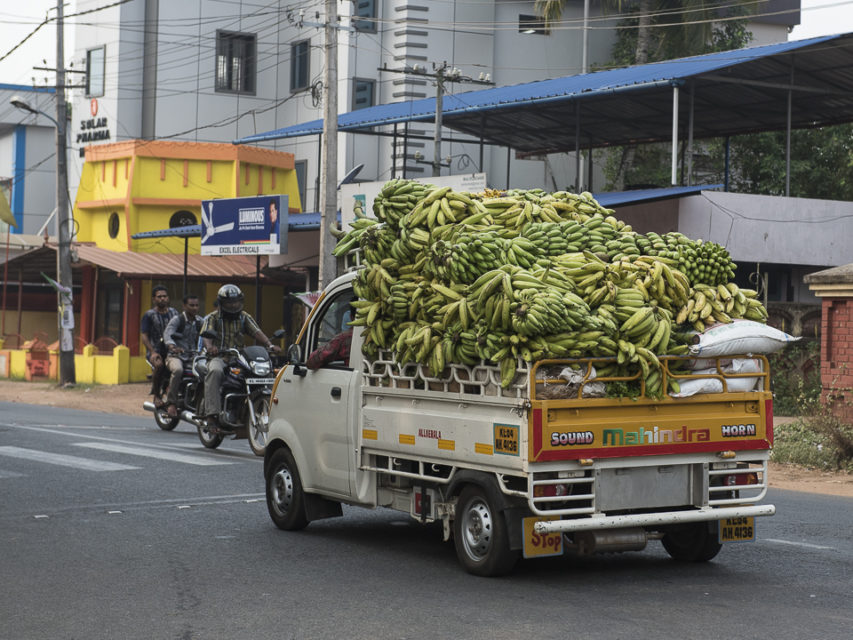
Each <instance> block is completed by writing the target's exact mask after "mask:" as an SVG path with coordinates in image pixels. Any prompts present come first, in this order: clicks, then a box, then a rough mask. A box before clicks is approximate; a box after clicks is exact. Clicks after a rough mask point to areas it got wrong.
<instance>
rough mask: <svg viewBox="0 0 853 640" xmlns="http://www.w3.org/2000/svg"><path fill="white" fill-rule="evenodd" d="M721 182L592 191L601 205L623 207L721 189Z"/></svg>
mask: <svg viewBox="0 0 853 640" xmlns="http://www.w3.org/2000/svg"><path fill="white" fill-rule="evenodd" d="M722 188H723V185H721V184H706V185H693V186H690V187H665V188H662V189H636V190H632V191H606V192H604V193H594V194H593V196H594V197H595V199H596V200H597V201H598V203H599V204H600V205H601V206H602V207H608V208H613V207H624V206H627V205H631V204H639V203H641V202H652V201H655V200H669V199H670V198H680V197H682V196H691V195H694V194H696V193H700V192H702V191H715V190H716V189H722Z"/></svg>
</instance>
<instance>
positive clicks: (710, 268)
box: [637, 232, 737, 286]
mask: <svg viewBox="0 0 853 640" xmlns="http://www.w3.org/2000/svg"><path fill="white" fill-rule="evenodd" d="M637 246H638V248H640V249H642V251H643V254H644V255H647V256H656V257H660V258H667V259H670V260H674V261H675V263H674V264H675V265H676V266H677V267H678V269H679V270H680V271H681V272H682V273H684V274H685V275H687V277H688V278H690V281H691V282H693V283H701V284H710V285H715V286H716V285H718V284H726V283H727V282H728V281H729V280H731V279H732V278H733V277H734V275H735V268H736V267H737V265H735V263H734V262H733V261H732V259H731V256H729V252H728V251H726V249H725V248H724V247H722V246H720V245H718V244H717V243H715V242H703V241H702V240H691V239H690V238H688V237H687V236H685V235H684V234H683V233H678V232H670V233H667V234H664V235H663V236H660V235H658V234H656V233H647V234H646V235H645V238H644V239H643V240H639V241H638V243H637Z"/></svg>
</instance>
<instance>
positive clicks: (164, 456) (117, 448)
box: [73, 442, 234, 467]
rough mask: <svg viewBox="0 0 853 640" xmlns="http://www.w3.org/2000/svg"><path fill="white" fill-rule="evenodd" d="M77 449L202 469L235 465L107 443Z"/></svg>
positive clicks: (221, 461)
mask: <svg viewBox="0 0 853 640" xmlns="http://www.w3.org/2000/svg"><path fill="white" fill-rule="evenodd" d="M73 446H75V447H87V448H89V449H98V450H100V451H113V452H115V453H126V454H128V455H131V456H142V457H145V458H157V459H159V460H170V461H171V462H182V463H184V464H195V465H198V466H201V467H213V466H217V465H224V464H234V463H233V462H228V461H227V460H221V459H211V458H202V457H200V456H192V455H186V454H184V453H175V452H173V451H166V450H161V449H148V448H145V447H128V446H125V445H122V444H109V443H106V442H75V443H73Z"/></svg>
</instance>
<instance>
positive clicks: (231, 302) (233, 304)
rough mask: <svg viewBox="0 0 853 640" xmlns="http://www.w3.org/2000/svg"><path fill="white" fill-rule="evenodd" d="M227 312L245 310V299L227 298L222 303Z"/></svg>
mask: <svg viewBox="0 0 853 640" xmlns="http://www.w3.org/2000/svg"><path fill="white" fill-rule="evenodd" d="M220 306H221V308H222V310H223V311H225V312H226V313H240V312H241V311H242V310H243V301H242V300H240V299H239V298H233V299H226V300H223V301H222V302H221V303H220Z"/></svg>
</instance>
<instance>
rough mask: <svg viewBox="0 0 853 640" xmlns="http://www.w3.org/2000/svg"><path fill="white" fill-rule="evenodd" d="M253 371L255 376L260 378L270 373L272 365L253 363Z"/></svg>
mask: <svg viewBox="0 0 853 640" xmlns="http://www.w3.org/2000/svg"><path fill="white" fill-rule="evenodd" d="M252 371H253V372H254V373H255V375H258V376H266V375H269V373H270V363H269V362H253V363H252Z"/></svg>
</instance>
